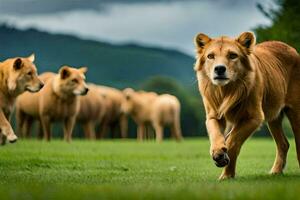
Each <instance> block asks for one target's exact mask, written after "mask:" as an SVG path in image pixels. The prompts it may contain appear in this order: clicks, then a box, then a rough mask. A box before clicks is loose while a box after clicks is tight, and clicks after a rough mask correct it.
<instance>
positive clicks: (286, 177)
mask: <svg viewBox="0 0 300 200" xmlns="http://www.w3.org/2000/svg"><path fill="white" fill-rule="evenodd" d="M236 180H237V181H239V182H249V181H255V182H256V181H290V180H296V181H300V173H287V174H276V175H271V174H264V175H257V174H255V175H248V176H239V177H237V178H236Z"/></svg>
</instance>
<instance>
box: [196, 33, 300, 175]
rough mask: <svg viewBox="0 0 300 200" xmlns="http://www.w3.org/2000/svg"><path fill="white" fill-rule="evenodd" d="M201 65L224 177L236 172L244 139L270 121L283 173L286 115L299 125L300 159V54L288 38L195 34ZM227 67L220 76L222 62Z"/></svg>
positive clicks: (275, 167) (202, 90)
mask: <svg viewBox="0 0 300 200" xmlns="http://www.w3.org/2000/svg"><path fill="white" fill-rule="evenodd" d="M195 45H196V50H197V56H196V63H195V70H196V74H197V78H198V84H199V90H200V93H201V95H202V97H203V102H204V106H205V110H206V126H207V131H208V133H209V138H210V142H211V148H210V152H211V156H212V158H213V159H214V160H215V163H216V165H217V166H219V167H225V168H224V170H223V173H222V174H221V176H220V179H226V178H232V177H234V176H235V168H236V159H237V156H238V154H239V152H240V149H241V146H242V144H243V143H244V142H245V140H246V139H247V138H248V137H249V136H251V134H252V133H253V132H254V131H255V130H256V129H258V128H259V127H260V126H261V124H262V123H263V121H267V122H268V125H269V129H270V132H271V133H272V136H273V138H274V140H275V141H276V144H277V154H276V159H275V162H274V165H273V167H272V169H271V173H272V174H279V173H282V171H283V168H284V166H285V163H286V155H287V151H288V148H289V143H288V141H287V139H286V137H285V135H284V133H283V130H282V125H281V123H282V118H283V114H286V115H287V117H288V118H289V120H290V122H291V125H292V127H293V131H294V135H295V139H296V146H297V154H298V160H299V164H300V124H299V121H300V58H299V55H298V53H297V52H296V50H295V49H294V48H292V47H290V46H288V45H287V44H285V43H282V42H277V41H270V42H263V43H261V44H257V45H256V41H255V36H254V34H253V33H251V32H244V33H242V34H241V35H240V36H238V37H237V38H235V39H232V38H228V37H225V36H223V37H219V38H214V39H212V38H210V37H208V36H207V35H205V34H202V33H200V34H198V35H197V36H196V37H195ZM217 66H224V67H225V68H226V72H225V74H224V76H222V77H221V79H220V76H218V75H216V73H217V72H216V67H217Z"/></svg>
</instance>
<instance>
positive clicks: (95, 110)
mask: <svg viewBox="0 0 300 200" xmlns="http://www.w3.org/2000/svg"><path fill="white" fill-rule="evenodd" d="M88 87H89V92H88V93H87V95H84V96H81V97H80V111H79V113H78V115H77V122H79V123H80V124H82V127H83V130H84V134H85V137H86V138H87V139H95V138H96V134H95V125H96V124H99V123H102V121H103V118H104V115H105V113H106V102H105V101H106V98H105V97H104V96H103V95H102V94H101V91H100V90H99V88H98V87H97V86H96V85H93V84H88Z"/></svg>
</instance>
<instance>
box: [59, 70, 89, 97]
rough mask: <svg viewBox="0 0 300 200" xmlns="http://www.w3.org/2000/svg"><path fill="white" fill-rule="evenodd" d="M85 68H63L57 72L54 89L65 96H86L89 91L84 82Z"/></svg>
mask: <svg viewBox="0 0 300 200" xmlns="http://www.w3.org/2000/svg"><path fill="white" fill-rule="evenodd" d="M86 72H87V67H81V68H79V69H76V68H73V67H69V66H63V67H61V68H60V70H59V75H58V80H57V81H56V83H55V85H56V87H59V90H60V91H61V92H63V93H64V94H67V95H70V94H71V95H76V96H77V95H86V94H87V92H88V91H89V89H88V86H87V84H86V82H85V73H86Z"/></svg>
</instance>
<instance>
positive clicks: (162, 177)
mask: <svg viewBox="0 0 300 200" xmlns="http://www.w3.org/2000/svg"><path fill="white" fill-rule="evenodd" d="M290 143H291V148H290V151H289V157H288V163H287V167H286V171H285V172H286V173H285V175H279V176H271V175H268V171H269V170H270V168H271V166H272V163H273V159H274V156H275V144H274V142H273V141H272V140H271V139H251V140H249V141H248V142H247V143H246V144H245V145H244V147H243V149H242V152H241V155H240V159H239V161H238V169H237V170H238V171H237V177H236V179H235V180H229V181H222V182H219V181H217V178H218V176H219V174H220V172H221V169H219V168H217V167H215V166H214V164H213V162H212V161H211V159H210V157H209V154H208V150H209V143H208V139H206V138H203V139H186V140H185V141H184V142H182V143H176V142H174V141H165V142H164V143H162V144H156V143H154V142H144V143H137V142H136V141H135V140H126V141H121V140H114V141H97V142H90V141H79V140H77V141H73V142H72V143H71V144H67V143H65V142H63V141H52V142H51V143H46V142H41V141H35V140H32V141H24V140H20V141H18V143H16V144H9V145H6V146H4V147H0V184H1V187H0V199H259V198H260V199H296V198H297V199H298V198H300V195H299V193H298V191H299V188H300V169H299V168H298V164H297V160H296V153H295V145H294V141H293V140H291V141H290Z"/></svg>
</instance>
